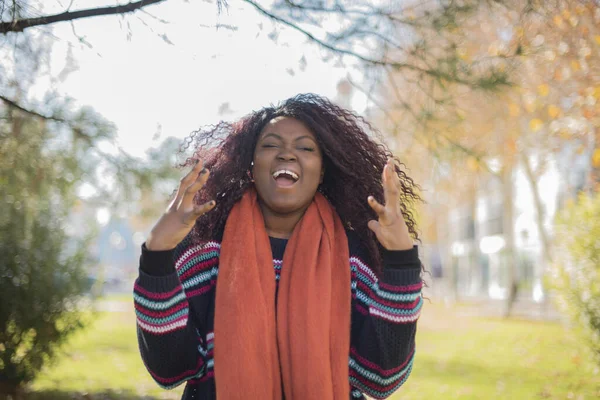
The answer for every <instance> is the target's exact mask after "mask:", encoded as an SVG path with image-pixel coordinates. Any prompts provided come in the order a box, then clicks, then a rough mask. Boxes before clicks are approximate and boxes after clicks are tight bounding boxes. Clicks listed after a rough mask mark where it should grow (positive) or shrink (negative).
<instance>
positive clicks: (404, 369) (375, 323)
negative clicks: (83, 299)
mask: <svg viewBox="0 0 600 400" xmlns="http://www.w3.org/2000/svg"><path fill="white" fill-rule="evenodd" d="M366 131H372V129H371V127H370V125H369V124H368V123H367V122H365V121H364V120H362V119H361V118H360V117H357V116H356V115H354V114H352V113H351V112H349V111H346V110H344V109H341V108H339V107H337V106H336V105H334V104H332V103H331V102H329V101H328V100H326V99H324V98H321V97H319V96H316V95H312V94H305V95H298V96H296V97H294V98H291V99H288V100H286V101H285V102H283V103H282V104H281V105H279V106H277V107H267V108H264V109H262V110H260V111H257V112H254V113H252V114H250V115H248V116H246V117H245V118H242V119H241V120H240V121H238V122H236V123H234V124H226V123H221V124H219V125H217V126H216V127H215V128H214V129H213V130H210V131H207V132H206V131H205V132H197V133H196V134H194V135H193V136H192V138H195V139H196V145H197V148H196V151H195V155H194V159H193V160H188V164H192V163H193V162H194V161H195V162H196V164H195V166H194V167H193V168H192V170H191V171H190V172H189V173H188V174H187V175H186V176H185V178H183V179H182V181H181V183H180V185H179V188H178V190H177V193H176V195H175V198H174V200H173V202H172V203H171V205H170V206H169V208H168V210H167V212H166V213H165V214H164V215H163V216H162V217H161V218H160V220H159V221H158V222H157V223H156V225H155V226H154V228H153V229H152V231H151V233H150V235H149V237H148V238H147V240H146V242H145V244H144V245H143V246H142V256H141V258H140V273H139V278H138V279H137V281H136V283H135V289H134V297H135V307H136V313H137V325H138V339H139V346H140V352H141V355H142V359H143V360H144V363H145V365H146V367H147V368H148V371H149V372H150V374H151V375H152V377H153V378H154V379H155V380H156V382H158V384H159V385H161V386H163V387H165V388H173V387H175V386H177V385H179V384H181V383H182V382H184V381H186V382H187V384H186V388H185V391H184V394H183V398H184V399H215V398H219V399H226V400H229V399H257V400H258V399H260V400H271V399H273V400H274V399H282V398H286V399H288V400H294V399H296V400H297V399H344V400H345V399H360V398H364V394H367V395H369V396H372V397H376V398H385V397H388V396H389V395H390V394H391V393H392V392H393V391H395V390H396V389H397V388H398V387H400V386H401V385H402V384H403V383H404V382H405V381H406V379H407V378H408V376H409V374H410V371H411V368H412V363H413V358H414V350H415V332H416V322H417V318H418V316H419V313H420V309H421V305H422V298H421V286H422V281H421V278H420V272H421V264H420V261H419V259H418V251H417V247H416V246H413V239H412V238H411V235H412V236H413V237H415V238H416V237H417V234H416V232H415V223H414V220H413V218H412V215H411V213H410V212H409V211H408V209H407V204H408V203H409V202H411V201H413V200H418V199H419V198H418V195H417V194H416V193H415V191H414V190H415V184H414V183H413V181H412V180H411V179H410V178H408V177H407V176H406V175H405V174H404V172H402V171H401V170H400V168H399V167H398V165H396V163H395V161H394V160H393V158H391V153H390V152H389V150H387V148H385V147H384V146H382V145H380V144H377V143H376V142H374V141H373V139H372V138H371V137H370V136H369V135H368V134H367V132H366ZM199 160H203V162H202V161H199ZM217 276H218V279H217Z"/></svg>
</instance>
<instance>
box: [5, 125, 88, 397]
mask: <svg viewBox="0 0 600 400" xmlns="http://www.w3.org/2000/svg"><path fill="white" fill-rule="evenodd" d="M10 122H15V121H10V120H9V121H8V123H5V124H1V125H0V134H2V139H1V140H0V201H2V204H1V206H0V397H1V396H2V393H1V392H4V394H6V393H16V392H17V391H18V389H19V388H20V387H21V386H23V385H24V384H26V383H27V382H30V381H31V380H32V379H33V378H34V377H35V376H36V374H37V373H38V372H39V371H40V370H41V369H42V367H43V366H44V365H45V364H47V363H48V362H49V361H51V360H52V359H53V357H54V356H55V353H56V350H57V349H58V348H59V347H60V345H61V344H62V343H63V342H64V341H65V340H66V339H67V338H68V337H69V335H70V334H71V333H73V332H75V331H76V330H78V329H79V328H81V327H82V320H81V318H80V312H79V311H77V307H76V305H77V304H76V303H77V301H78V299H79V296H80V295H81V294H82V293H83V292H84V290H85V287H86V276H87V274H86V273H85V270H84V266H85V265H86V262H87V260H86V258H87V255H86V252H85V248H86V245H87V244H86V240H84V239H81V238H77V239H75V238H71V237H70V236H69V235H68V234H67V232H68V229H67V222H68V221H67V216H68V215H69V212H70V211H71V210H72V208H73V205H74V201H75V197H74V194H73V192H74V183H75V179H74V176H76V174H77V168H78V167H77V163H75V162H74V158H73V156H72V155H70V154H69V153H68V152H65V151H63V150H61V149H55V150H53V149H52V148H51V146H49V145H48V142H49V141H48V137H47V135H48V132H47V131H45V129H44V125H43V124H39V123H36V122H35V121H31V120H27V119H19V120H18V122H19V125H18V127H19V129H16V128H15V124H14V123H13V124H11V123H10Z"/></svg>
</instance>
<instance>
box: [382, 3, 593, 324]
mask: <svg viewBox="0 0 600 400" xmlns="http://www.w3.org/2000/svg"><path fill="white" fill-rule="evenodd" d="M491 11H492V10H486V9H485V8H482V9H480V12H479V13H477V14H475V15H474V16H473V17H472V18H469V20H468V21H466V20H463V21H461V23H460V24H459V28H458V32H457V33H456V36H455V37H456V39H457V42H456V50H457V54H458V55H459V58H461V59H465V60H467V62H469V63H475V62H479V63H484V62H497V61H492V60H491V59H490V57H497V58H499V59H500V64H499V66H501V67H502V68H504V69H505V70H506V71H507V73H509V79H510V81H511V82H512V85H511V86H509V87H506V88H505V90H503V91H501V92H500V93H497V94H494V96H490V95H489V94H487V93H482V92H481V91H479V92H478V91H472V90H469V88H466V87H458V86H457V85H454V84H451V85H447V87H446V91H447V92H449V93H446V94H444V92H443V91H442V92H440V93H439V94H438V97H425V96H421V97H417V98H416V103H417V104H416V105H414V103H413V104H410V105H408V106H407V105H405V104H403V99H402V98H401V99H400V100H398V99H397V98H396V97H397V95H396V93H397V92H405V93H406V92H408V93H412V92H413V86H414V85H420V84H421V83H420V82H410V81H407V80H406V78H405V77H403V76H400V77H395V76H394V77H393V78H395V80H392V81H391V82H392V83H391V84H389V85H388V86H387V90H382V91H381V93H383V95H384V96H385V95H387V96H388V100H387V101H386V102H383V104H385V105H386V106H387V107H388V110H387V111H386V113H385V114H384V116H385V117H386V122H387V124H388V126H389V127H390V130H391V131H393V132H397V133H398V134H399V135H400V137H402V140H399V142H400V143H406V144H407V146H406V147H403V149H402V150H404V151H406V153H407V154H409V155H414V154H422V151H426V152H427V153H429V154H430V155H433V156H434V157H435V158H436V160H439V161H438V162H439V164H442V165H444V166H445V167H444V169H445V170H450V171H451V173H446V174H445V177H444V178H443V181H445V183H446V185H445V187H446V189H444V182H440V180H439V179H438V180H437V181H436V182H435V185H436V186H435V188H436V190H437V193H440V191H443V192H445V195H446V197H449V198H454V199H458V200H457V201H458V202H459V203H460V202H461V201H463V196H465V195H468V194H469V193H473V192H472V190H470V189H469V188H471V187H472V185H473V184H474V183H476V182H477V181H481V180H488V179H490V178H489V177H492V178H491V179H496V180H498V181H499V182H502V187H503V194H502V197H503V198H504V201H503V217H504V219H505V223H504V225H505V229H504V233H505V235H506V234H507V233H508V236H507V237H506V247H505V248H506V249H507V256H508V257H507V258H508V260H509V261H507V262H506V268H507V271H508V283H509V287H518V285H519V278H518V275H517V271H516V270H515V265H516V259H515V250H514V242H515V238H514V237H513V235H512V232H513V230H514V226H513V224H514V218H513V215H514V210H513V208H514V204H513V201H512V194H511V192H510V191H511V190H512V186H513V179H514V173H515V169H516V168H522V169H523V171H524V174H525V176H526V178H527V181H528V182H529V184H530V187H531V192H532V193H533V201H534V207H535V209H536V221H537V222H536V225H537V229H538V232H539V237H540V240H541V251H542V259H543V264H544V265H549V264H550V263H551V262H552V258H553V256H552V238H551V234H550V232H549V231H548V228H547V226H548V224H547V221H548V217H549V216H548V212H549V211H548V210H546V209H545V206H544V202H543V201H542V196H544V194H543V193H541V192H540V189H539V187H538V181H539V179H540V177H541V175H542V174H543V173H544V172H545V171H546V170H547V168H548V165H549V163H550V162H552V161H553V160H557V159H558V158H559V157H563V158H564V156H565V154H566V156H568V157H571V160H575V159H584V160H587V161H586V162H587V163H588V167H587V168H586V170H587V171H588V172H587V173H586V178H585V179H581V180H579V179H577V182H578V183H577V184H576V185H574V187H571V188H567V190H563V191H561V194H560V196H561V200H560V201H559V203H561V202H562V203H564V200H565V199H566V198H569V197H572V196H574V195H575V194H576V193H577V191H579V190H585V191H590V190H593V188H594V186H596V185H597V182H598V181H597V170H598V165H599V164H600V156H598V155H599V154H600V151H598V149H597V143H598V141H597V137H598V126H599V119H598V116H597V115H598V101H597V100H598V94H597V93H596V89H595V88H597V86H598V84H599V83H598V73H597V65H598V62H597V61H598V60H596V58H597V52H596V51H594V49H596V48H597V46H598V45H600V41H598V38H600V36H599V35H598V34H599V33H600V31H598V24H597V20H598V17H599V16H600V14H599V12H598V8H597V5H596V3H595V2H593V1H586V0H581V1H575V0H574V1H553V2H527V1H515V2H511V7H508V8H495V9H494V10H493V12H491ZM507 54H515V55H517V56H516V57H512V58H510V62H503V61H502V60H503V58H504V56H505V55H507ZM415 107H416V108H420V109H424V110H428V109H433V108H438V111H437V112H436V113H435V114H433V113H422V114H420V115H415V116H414V117H413V118H412V121H416V122H417V124H412V125H410V124H409V127H410V128H412V132H411V129H405V128H404V127H405V126H406V124H407V119H406V118H403V114H405V113H406V112H407V111H405V110H408V111H411V109H413V108H415ZM439 109H441V110H439ZM402 128H404V129H402ZM594 143H596V144H595V145H594ZM415 146H416V147H417V148H420V149H421V151H416V150H415ZM594 146H596V148H595V147H594ZM420 157H421V158H422V157H423V156H422V155H421V156H420ZM533 160H537V162H535V163H534V162H533ZM563 162H564V161H563ZM567 163H568V162H567ZM567 163H565V164H567ZM449 183H451V184H449ZM446 191H447V192H446ZM433 201H434V202H435V199H434V200H433ZM469 201H470V202H473V199H471V200H469ZM446 205H447V202H446V203H444V202H443V201H442V204H440V207H442V208H445V207H446ZM448 211H449V210H448V209H446V211H445V212H448ZM435 218H436V220H437V221H447V220H448V219H447V218H446V219H444V218H440V215H439V210H438V212H437V213H436V214H435ZM510 260H512V262H511V261H510ZM511 293H515V292H514V291H511ZM514 298H515V297H514V296H509V298H508V302H507V307H506V312H507V314H509V313H510V310H511V307H512V303H513V301H514Z"/></svg>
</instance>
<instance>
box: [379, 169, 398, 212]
mask: <svg viewBox="0 0 600 400" xmlns="http://www.w3.org/2000/svg"><path fill="white" fill-rule="evenodd" d="M383 196H384V198H385V205H386V207H387V208H388V209H389V210H390V212H393V213H394V214H396V215H399V214H400V185H399V182H398V175H396V166H395V165H394V159H392V158H390V159H388V162H387V164H386V165H385V167H384V169H383Z"/></svg>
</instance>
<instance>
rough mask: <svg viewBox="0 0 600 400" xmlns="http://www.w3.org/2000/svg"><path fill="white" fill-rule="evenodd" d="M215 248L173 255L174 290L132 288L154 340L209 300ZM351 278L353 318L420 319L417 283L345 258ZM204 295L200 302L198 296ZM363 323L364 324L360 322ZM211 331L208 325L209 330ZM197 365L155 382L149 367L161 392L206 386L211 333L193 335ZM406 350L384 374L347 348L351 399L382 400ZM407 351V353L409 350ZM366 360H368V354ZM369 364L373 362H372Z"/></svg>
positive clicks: (397, 377)
mask: <svg viewBox="0 0 600 400" xmlns="http://www.w3.org/2000/svg"><path fill="white" fill-rule="evenodd" d="M220 247H221V246H220V244H219V243H218V242H208V243H206V244H203V245H197V246H190V247H188V248H187V249H185V251H183V252H182V253H180V254H178V256H177V260H176V262H175V268H176V271H177V276H178V278H179V282H180V283H181V284H180V285H178V286H177V287H176V288H174V289H171V290H168V291H164V292H156V288H154V291H150V290H148V288H144V287H141V286H140V285H139V283H138V282H136V284H135V287H134V299H135V312H136V315H137V323H138V326H139V327H140V328H141V329H142V330H143V331H145V332H147V333H149V334H150V335H151V336H153V337H157V339H158V338H160V337H164V338H165V340H167V338H168V337H171V336H172V335H173V334H175V333H176V332H177V331H180V330H183V329H185V328H186V326H187V323H188V313H189V302H193V301H195V298H197V299H200V298H202V299H206V297H205V296H214V290H213V289H214V288H215V286H216V279H217V275H218V264H219V253H220ZM273 267H274V271H275V279H276V282H277V284H278V283H279V279H280V276H281V268H282V260H277V259H274V260H273ZM350 269H351V276H352V282H351V285H352V297H353V318H359V319H364V320H365V321H369V322H368V323H370V324H375V325H380V324H383V325H386V326H407V327H408V326H411V325H414V324H415V322H416V321H417V319H418V318H419V315H420V312H421V308H422V305H423V299H422V296H421V288H422V282H419V283H415V284H406V285H404V286H396V285H389V284H385V283H383V282H380V281H379V280H378V279H377V277H376V276H375V274H374V273H373V271H372V270H371V268H369V266H368V265H367V264H366V263H365V262H363V261H362V260H361V259H360V258H359V257H355V256H352V257H350ZM197 296H204V297H197ZM365 323H367V322H365ZM208 328H209V329H212V326H208ZM198 341H199V344H198V353H199V356H198V361H197V363H198V364H197V366H196V368H192V369H190V370H189V371H185V372H183V373H182V374H179V375H178V376H175V377H169V378H164V377H159V376H157V375H156V374H155V373H154V372H152V371H151V370H150V368H148V370H149V371H150V373H151V374H152V376H153V377H154V379H155V380H156V381H157V382H158V383H159V385H160V386H161V387H164V388H173V387H175V386H177V385H179V384H180V383H181V382H183V381H186V380H187V381H189V384H198V385H201V384H205V383H206V382H207V381H211V380H212V379H214V333H213V332H212V331H210V330H209V332H208V333H207V334H206V336H205V337H203V338H202V337H200V335H198ZM410 346H411V347H410V348H407V350H406V351H407V353H403V354H408V357H407V358H406V359H405V360H399V362H401V365H397V366H395V367H394V368H391V369H384V368H382V367H381V366H380V365H377V364H376V363H373V362H371V361H369V360H368V359H367V358H365V355H361V354H360V353H359V351H358V350H357V349H356V348H355V347H352V348H351V349H350V355H349V384H350V389H351V391H350V394H351V398H353V399H363V398H364V395H363V394H366V395H368V396H371V397H374V398H386V397H388V396H390V395H391V394H392V392H394V391H395V390H396V389H398V388H399V387H400V386H401V385H402V384H403V383H404V382H405V381H406V380H407V378H408V376H409V375H410V372H411V370H412V367H413V360H414V342H411V343H410ZM409 349H410V351H409ZM367 357H369V358H371V356H370V355H367ZM374 359H377V358H376V357H375V358H374Z"/></svg>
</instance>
